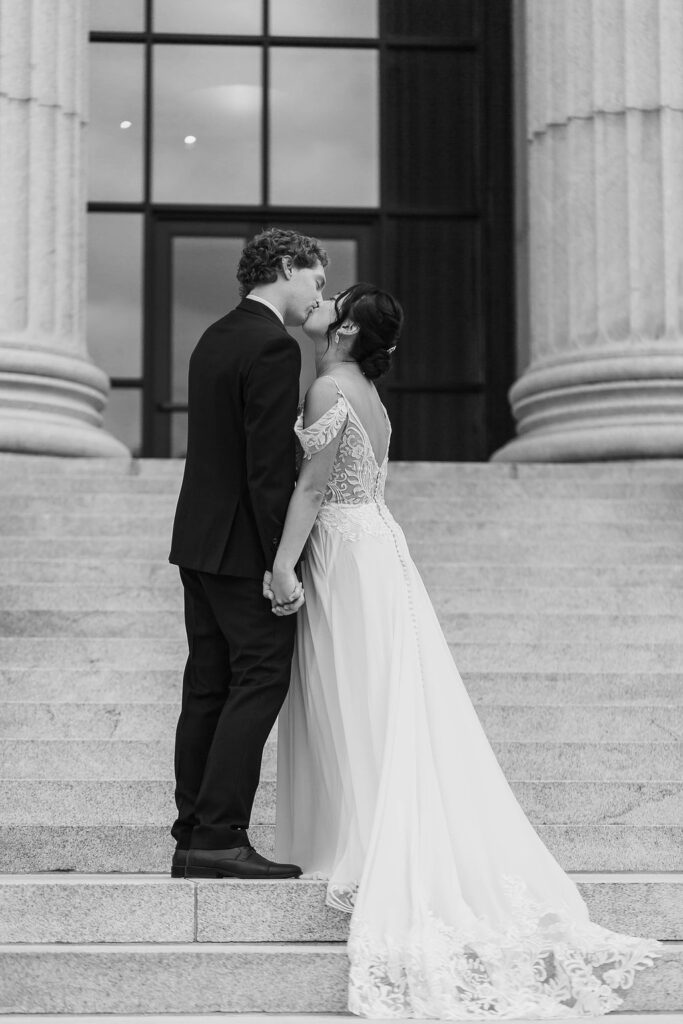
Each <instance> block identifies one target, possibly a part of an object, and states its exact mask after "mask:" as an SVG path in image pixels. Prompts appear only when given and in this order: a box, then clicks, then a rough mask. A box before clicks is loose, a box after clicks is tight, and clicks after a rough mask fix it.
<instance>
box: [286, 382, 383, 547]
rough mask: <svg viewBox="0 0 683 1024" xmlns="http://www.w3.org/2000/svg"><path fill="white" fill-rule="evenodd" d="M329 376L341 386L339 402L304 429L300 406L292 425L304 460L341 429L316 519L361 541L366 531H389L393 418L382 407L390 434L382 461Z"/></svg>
mask: <svg viewBox="0 0 683 1024" xmlns="http://www.w3.org/2000/svg"><path fill="white" fill-rule="evenodd" d="M329 380H331V381H332V382H333V383H334V385H335V387H336V389H337V401H336V402H335V404H334V405H333V406H332V408H331V409H328V411H327V412H326V413H324V414H323V415H322V416H321V417H320V419H318V420H316V421H315V423H311V424H310V426H308V427H304V422H303V421H304V412H303V405H302V406H301V408H300V410H299V416H298V418H297V421H296V425H295V427H294V430H295V432H296V436H297V437H298V439H299V443H300V444H301V448H302V450H303V457H304V459H310V458H311V457H312V456H313V455H314V454H315V453H316V452H319V451H321V450H322V449H323V448H325V447H326V446H327V445H328V444H329V443H330V441H331V440H332V439H333V438H334V437H336V436H337V434H338V433H339V432H340V431H343V434H342V438H341V441H340V443H339V448H338V450H337V455H336V457H335V460H334V465H333V466H332V472H331V473H330V478H329V480H328V481H327V486H326V488H325V495H324V498H323V502H322V505H321V507H320V510H319V512H318V518H317V520H316V521H317V523H318V524H319V525H320V526H323V527H325V526H326V527H328V528H331V529H335V530H337V531H338V532H340V533H342V534H343V536H344V537H345V538H346V539H347V540H357V539H359V538H360V537H361V536H363V535H365V534H374V535H379V534H384V533H386V532H387V523H386V514H387V511H386V507H385V505H384V485H385V483H386V479H387V465H388V462H389V443H388V442H389V439H390V437H391V423H390V421H389V416H388V415H387V411H386V409H385V408H384V406H382V409H383V410H384V417H385V419H386V424H387V431H388V436H387V450H386V454H385V456H384V458H383V460H382V464H381V465H380V464H379V463H378V462H377V458H376V456H375V453H374V451H373V448H372V444H371V442H370V438H369V437H368V433H367V431H366V429H365V427H364V426H363V424H362V422H361V420H360V418H359V416H358V414H357V413H356V411H355V409H354V408H353V406H352V405H351V404H350V402H349V401H348V399H347V398H346V396H345V395H344V392H343V391H342V389H341V388H340V387H339V384H338V383H337V381H336V380H335V378H334V377H329Z"/></svg>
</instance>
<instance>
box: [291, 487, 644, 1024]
mask: <svg viewBox="0 0 683 1024" xmlns="http://www.w3.org/2000/svg"><path fill="white" fill-rule="evenodd" d="M302 580H303V584H304V589H305V594H306V604H305V605H304V607H303V609H302V610H301V611H300V612H299V616H298V627H297V640H296V648H295V655H294V660H293V665H292V678H291V686H290V690H289V694H288V697H287V700H286V702H285V705H284V707H283V709H282V712H281V715H280V719H279V735H278V786H277V828H276V857H277V859H278V860H282V861H286V862H294V863H297V864H300V865H301V866H302V867H303V870H304V875H305V877H314V878H324V879H326V880H328V896H327V901H328V903H329V905H330V906H332V907H336V908H337V909H338V910H341V911H346V912H349V913H352V918H351V922H350V936H349V942H348V954H349V958H350V976H349V1009H350V1010H351V1011H353V1012H354V1013H356V1014H360V1015H363V1016H367V1017H418V1018H425V1017H440V1018H447V1019H468V1018H470V1019H471V1018H475V1019H476V1018H506V1017H507V1018H514V1017H524V1016H534V1017H563V1016H567V1017H571V1016H579V1015H584V1014H586V1015H587V1014H599V1013H606V1012H608V1011H609V1010H612V1009H614V1008H616V1007H617V1006H619V1005H620V1003H621V1002H622V998H621V996H620V994H619V990H624V989H627V988H629V987H630V985H631V984H632V982H633V979H634V975H635V972H636V971H639V970H640V969H642V968H644V967H646V966H648V965H651V964H652V957H653V956H656V955H657V953H656V949H657V943H655V942H653V941H651V940H647V939H640V938H633V937H629V936H625V935H619V934H616V933H614V932H611V931H609V930H607V929H605V928H602V927H600V926H598V925H597V924H594V923H591V922H590V920H589V917H588V912H587V908H586V905H585V903H584V901H583V899H582V897H581V896H580V894H579V892H578V889H577V888H576V886H575V885H574V883H573V882H572V881H571V879H570V878H569V877H568V876H567V875H566V874H565V873H564V871H563V870H562V869H561V868H560V866H559V865H558V864H557V862H556V861H555V860H554V858H553V857H552V855H551V854H550V853H549V851H548V850H547V849H546V847H545V846H544V845H543V843H542V842H541V840H540V839H539V837H538V836H537V834H536V832H535V831H534V829H533V828H532V827H531V825H530V823H529V821H528V820H527V818H526V816H525V814H524V812H523V811H522V809H521V807H520V806H519V804H518V803H517V800H516V798H515V796H514V794H513V793H512V790H511V789H510V787H509V785H508V783H507V781H506V779H505V776H504V775H503V772H502V770H501V768H500V766H499V765H498V762H497V760H496V758H495V755H494V753H493V751H492V749H491V747H490V745H489V743H488V740H487V738H486V736H485V734H484V731H483V729H482V727H481V725H480V723H479V719H478V718H477V715H476V712H475V711H474V708H473V706H472V703H471V701H470V699H469V696H468V694H467V691H466V689H465V687H464V685H463V682H462V680H461V678H460V675H459V674H458V670H457V668H456V666H455V664H454V661H453V658H452V656H451V653H450V650H449V648H448V644H447V642H446V640H445V637H444V635H443V633H442V631H441V628H440V626H439V623H438V620H437V618H436V615H435V612H434V610H433V607H432V604H431V602H430V599H429V596H428V594H427V592H426V590H425V588H424V585H423V583H422V580H421V578H420V575H419V573H418V571H417V569H416V567H415V565H414V564H413V562H412V559H411V557H410V554H409V551H408V548H407V545H406V542H405V538H404V536H403V532H402V531H401V529H400V527H399V526H398V525H397V523H396V522H395V520H394V519H393V517H392V516H391V514H390V512H389V510H388V508H387V506H386V505H385V504H384V502H383V500H381V499H380V500H378V501H374V502H370V503H367V504H364V505H356V506H352V505H336V506H335V505H334V504H331V505H327V504H325V505H323V507H322V508H321V511H320V514H319V517H318V520H317V522H316V525H315V526H314V528H313V531H312V533H311V535H310V538H309V541H308V543H307V547H306V552H305V560H304V562H303V563H302ZM454 583H455V584H456V585H457V581H454Z"/></svg>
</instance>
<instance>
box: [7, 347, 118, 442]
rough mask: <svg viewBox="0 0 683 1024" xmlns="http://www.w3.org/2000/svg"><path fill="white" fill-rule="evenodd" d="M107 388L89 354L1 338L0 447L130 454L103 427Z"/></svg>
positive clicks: (102, 376)
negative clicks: (84, 356) (83, 356)
mask: <svg viewBox="0 0 683 1024" xmlns="http://www.w3.org/2000/svg"><path fill="white" fill-rule="evenodd" d="M108 391H109V381H108V378H107V375H106V374H105V373H103V372H102V370H99V369H98V368H97V367H96V366H95V365H94V364H93V363H91V362H90V361H89V360H87V359H81V358H78V357H76V356H65V355H62V354H61V353H59V352H54V351H51V350H50V349H48V348H42V349H40V348H28V347H26V346H24V345H18V344H17V345H12V344H6V343H4V342H0V451H3V452H19V453H22V454H37V455H66V456H84V457H90V458H92V457H98V458H103V457H104V458H122V457H124V458H129V457H130V452H129V451H128V449H127V448H126V446H125V445H124V444H122V443H121V442H120V441H117V440H116V438H114V437H112V435H111V434H108V433H107V432H106V431H105V430H103V429H102V413H103V411H104V408H105V405H106V401H107V394H108Z"/></svg>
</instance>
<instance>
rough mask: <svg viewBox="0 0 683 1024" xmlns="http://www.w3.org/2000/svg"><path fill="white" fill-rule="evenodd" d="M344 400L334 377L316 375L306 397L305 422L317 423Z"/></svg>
mask: <svg viewBox="0 0 683 1024" xmlns="http://www.w3.org/2000/svg"><path fill="white" fill-rule="evenodd" d="M343 401H344V398H343V395H342V393H341V391H340V389H339V386H338V384H337V383H336V381H335V380H334V379H333V378H332V377H316V379H315V380H314V381H313V383H312V384H311V386H310V388H309V389H308V391H307V392H306V397H305V399H304V409H303V412H304V423H306V424H309V423H315V422H316V421H317V420H319V419H320V418H321V417H322V416H324V415H325V413H327V412H329V411H330V409H334V408H335V406H337V405H341V404H342V403H343Z"/></svg>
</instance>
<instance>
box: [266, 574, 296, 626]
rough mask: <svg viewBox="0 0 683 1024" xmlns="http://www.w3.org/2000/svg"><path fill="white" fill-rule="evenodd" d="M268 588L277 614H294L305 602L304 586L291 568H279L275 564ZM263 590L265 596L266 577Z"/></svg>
mask: <svg viewBox="0 0 683 1024" xmlns="http://www.w3.org/2000/svg"><path fill="white" fill-rule="evenodd" d="M268 590H269V595H268V596H270V597H271V602H272V610H273V612H274V614H275V615H292V614H293V613H294V612H298V610H299V608H301V606H302V605H303V603H304V588H303V586H302V584H301V583H300V582H299V580H298V579H297V576H296V573H295V572H294V571H293V570H291V569H278V568H277V566H275V567H274V568H273V573H272V576H271V579H270V581H269V587H268ZM263 592H264V596H265V594H266V579H265V577H264V588H263ZM271 595H272V596H271Z"/></svg>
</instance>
